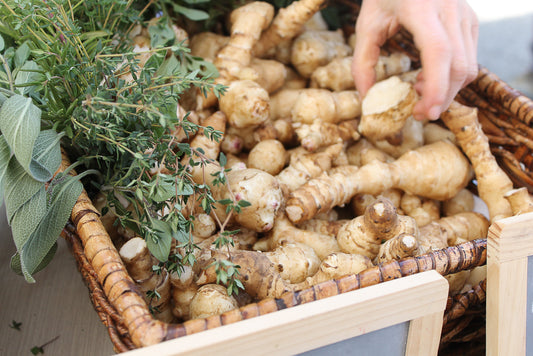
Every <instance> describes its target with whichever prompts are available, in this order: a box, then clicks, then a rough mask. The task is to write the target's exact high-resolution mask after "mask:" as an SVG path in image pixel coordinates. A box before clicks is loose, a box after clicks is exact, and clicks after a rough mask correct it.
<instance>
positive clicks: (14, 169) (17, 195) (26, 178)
mask: <svg viewBox="0 0 533 356" xmlns="http://www.w3.org/2000/svg"><path fill="white" fill-rule="evenodd" d="M4 184H5V203H6V213H7V221H8V223H9V224H10V225H11V222H12V219H13V216H14V214H15V212H16V211H17V210H18V209H19V208H20V207H22V206H23V205H24V204H25V203H26V202H27V201H28V200H30V199H31V198H32V197H33V196H34V195H35V194H36V193H37V192H38V191H39V189H41V188H43V187H44V184H43V183H42V182H39V181H37V180H35V179H33V178H32V177H31V176H30V175H29V174H28V173H26V171H25V170H24V168H22V166H21V165H20V163H19V162H18V161H17V160H16V159H11V160H9V164H8V167H7V171H6V177H5V182H4Z"/></svg>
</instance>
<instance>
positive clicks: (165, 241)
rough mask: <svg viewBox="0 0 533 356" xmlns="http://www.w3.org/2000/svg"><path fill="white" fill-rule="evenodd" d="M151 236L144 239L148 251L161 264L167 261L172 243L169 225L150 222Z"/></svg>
mask: <svg viewBox="0 0 533 356" xmlns="http://www.w3.org/2000/svg"><path fill="white" fill-rule="evenodd" d="M152 229H153V230H154V233H153V234H149V236H147V237H146V246H147V247H148V250H150V252H151V253H152V255H154V257H155V258H157V259H158V260H159V261H161V262H165V261H167V260H168V255H169V254H170V245H171V242H172V229H171V227H170V225H169V224H168V223H166V222H164V221H161V220H155V219H154V220H152Z"/></svg>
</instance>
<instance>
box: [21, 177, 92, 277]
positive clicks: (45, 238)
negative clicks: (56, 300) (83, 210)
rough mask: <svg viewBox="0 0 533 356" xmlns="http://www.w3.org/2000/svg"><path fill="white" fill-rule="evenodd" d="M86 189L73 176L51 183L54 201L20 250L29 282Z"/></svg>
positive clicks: (50, 192)
mask: <svg viewBox="0 0 533 356" xmlns="http://www.w3.org/2000/svg"><path fill="white" fill-rule="evenodd" d="M82 189H83V186H82V184H81V183H80V181H79V180H78V179H77V178H76V177H72V176H61V177H56V179H55V180H54V181H52V182H51V183H50V186H49V188H48V191H49V192H48V193H49V196H50V198H51V201H50V203H49V207H48V209H47V211H46V214H45V216H44V217H43V218H42V219H41V221H40V222H39V225H38V226H37V228H36V229H35V231H34V232H33V233H32V234H31V235H30V237H29V238H28V241H27V242H26V243H25V244H24V246H23V247H22V250H19V251H18V252H19V254H20V261H21V266H22V272H23V274H24V278H25V279H26V281H28V282H34V281H35V280H34V279H33V276H32V275H33V274H34V273H35V272H36V271H37V268H39V267H41V265H42V263H44V262H45V261H46V257H47V255H48V253H49V251H50V249H51V248H52V246H53V245H54V244H55V243H56V241H57V238H58V237H59V234H60V233H61V230H63V227H64V226H65V224H66V223H67V220H68V218H69V217H70V213H71V211H72V208H73V207H74V204H75V203H76V201H77V200H78V197H79V196H80V194H81V192H82Z"/></svg>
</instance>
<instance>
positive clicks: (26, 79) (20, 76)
mask: <svg viewBox="0 0 533 356" xmlns="http://www.w3.org/2000/svg"><path fill="white" fill-rule="evenodd" d="M40 69H41V67H39V66H38V65H37V63H35V62H34V61H27V62H26V63H24V65H23V66H22V67H21V68H20V69H19V71H18V72H17V76H16V77H15V86H16V87H18V88H17V90H18V91H19V93H20V94H21V95H26V94H30V93H31V92H33V91H34V90H35V85H25V84H30V83H35V84H38V83H40V82H41V78H43V76H42V74H41V73H38V72H36V71H38V70H40Z"/></svg>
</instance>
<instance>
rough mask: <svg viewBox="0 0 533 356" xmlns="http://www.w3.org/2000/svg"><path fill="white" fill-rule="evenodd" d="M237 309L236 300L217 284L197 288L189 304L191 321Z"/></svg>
mask: <svg viewBox="0 0 533 356" xmlns="http://www.w3.org/2000/svg"><path fill="white" fill-rule="evenodd" d="M237 307H238V304H237V300H235V298H233V297H232V296H230V295H228V292H227V290H226V288H225V287H223V286H221V285H219V284H206V285H203V286H201V287H200V288H198V290H197V291H196V294H195V295H194V297H193V298H192V300H191V302H190V306H189V308H190V317H191V319H199V318H207V317H209V316H212V315H218V314H222V313H224V312H227V311H230V310H233V309H235V308H237Z"/></svg>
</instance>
